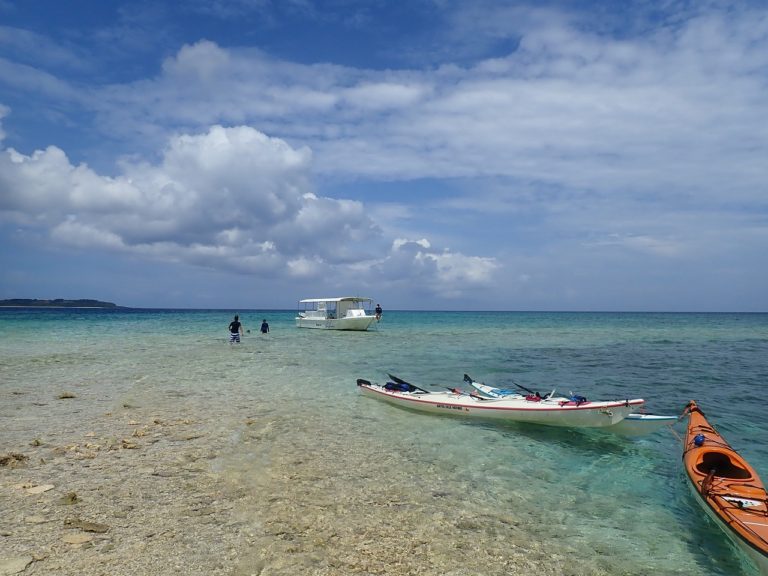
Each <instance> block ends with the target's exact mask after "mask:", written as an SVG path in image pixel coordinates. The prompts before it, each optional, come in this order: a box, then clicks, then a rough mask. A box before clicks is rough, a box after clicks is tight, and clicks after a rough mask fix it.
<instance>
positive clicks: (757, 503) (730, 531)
mask: <svg viewBox="0 0 768 576" xmlns="http://www.w3.org/2000/svg"><path fill="white" fill-rule="evenodd" d="M685 414H688V416H689V418H688V430H687V433H686V436H685V445H684V447H683V464H684V465H685V472H686V474H687V476H688V480H689V485H690V487H691V491H692V492H693V495H694V497H695V499H696V501H697V502H698V503H699V504H700V505H701V506H702V508H703V509H704V511H705V512H706V513H707V515H708V516H709V517H710V518H711V519H712V520H713V521H714V522H715V524H717V525H718V526H719V527H720V528H721V529H722V530H723V532H725V533H726V535H727V536H728V537H729V538H730V540H731V541H732V542H733V543H734V544H736V545H737V547H738V548H739V549H740V550H742V551H743V552H744V553H745V554H746V556H747V557H748V558H749V559H750V560H751V561H752V562H754V563H755V564H756V566H757V567H758V568H759V570H760V571H761V572H762V573H763V574H768V497H767V495H766V491H765V486H764V485H763V483H762V481H761V480H760V477H759V476H758V475H757V472H756V471H755V469H754V468H752V466H750V465H749V463H747V461H746V460H744V459H743V458H742V457H741V456H740V455H739V453H738V452H736V450H734V449H733V448H732V447H731V446H730V444H728V442H726V440H725V439H724V438H723V437H722V436H720V434H719V433H718V432H717V431H716V430H715V428H714V427H713V426H712V425H711V424H710V423H709V422H708V421H707V419H706V417H705V416H704V413H703V412H702V411H701V409H700V408H699V407H698V406H697V405H696V402H694V401H691V402H690V403H689V404H688V406H686V408H685V412H684V413H683V415H685Z"/></svg>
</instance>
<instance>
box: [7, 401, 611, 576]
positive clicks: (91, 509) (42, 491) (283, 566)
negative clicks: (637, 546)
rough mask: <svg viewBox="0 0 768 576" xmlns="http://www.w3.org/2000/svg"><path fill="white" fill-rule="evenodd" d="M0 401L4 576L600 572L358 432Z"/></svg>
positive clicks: (209, 406) (204, 405) (196, 405)
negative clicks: (571, 561) (431, 480)
mask: <svg viewBox="0 0 768 576" xmlns="http://www.w3.org/2000/svg"><path fill="white" fill-rule="evenodd" d="M2 396H3V400H4V401H7V402H8V404H6V408H5V409H4V410H3V414H4V415H5V416H6V417H4V418H3V420H4V421H5V422H4V428H5V429H4V430H3V434H2V436H3V438H2V446H1V447H0V543H1V544H2V547H1V550H0V575H5V574H25V575H39V574H58V575H62V576H65V575H73V576H74V575H80V576H90V575H111V576H116V575H129V574H130V575H140V574H147V575H149V574H185V575H216V574H222V575H223V574H227V575H235V576H247V575H251V574H254V575H261V576H267V575H278V574H285V575H289V574H291V575H292V574H311V575H331V574H350V575H374V574H388V575H391V574H394V575H400V574H420V575H441V576H444V575H453V576H459V575H467V576H469V575H501V574H531V573H536V574H545V575H546V574H586V573H588V574H602V573H603V572H602V571H601V570H597V569H595V570H588V571H587V572H585V571H583V570H582V571H579V570H577V569H576V568H575V567H569V566H568V565H567V557H564V556H561V555H558V554H556V553H555V554H553V553H552V552H551V551H546V550H544V549H543V547H542V546H540V545H538V544H537V543H536V542H535V541H531V540H529V539H528V538H527V537H526V534H525V532H524V526H523V525H522V524H524V521H523V520H521V519H520V518H516V517H515V516H514V514H510V513H508V512H506V511H502V510H501V509H500V508H502V509H503V508H504V507H503V506H502V507H500V506H499V503H495V502H489V503H488V506H487V508H486V509H478V508H477V507H476V506H468V505H464V504H463V503H462V499H461V494H460V492H461V491H462V490H464V489H465V487H457V488H456V489H455V491H454V490H451V489H448V490H446V487H445V486H440V485H439V484H436V485H435V486H430V485H428V484H425V482H423V481H420V478H418V477H412V478H408V477H400V478H397V479H395V480H393V479H390V478H389V477H390V473H389V472H390V470H391V469H392V468H393V467H394V466H396V467H397V468H398V469H400V470H402V469H403V468H404V466H403V463H402V462H401V461H400V459H401V458H403V454H402V451H399V450H391V449H389V450H388V449H387V446H386V441H382V440H380V439H377V437H375V436H374V437H361V435H360V434H359V430H354V429H353V430H350V431H349V432H347V433H344V432H339V431H338V430H333V431H326V432H328V433H324V432H323V431H322V430H317V427H318V426H323V424H322V423H321V422H319V421H317V422H298V423H297V422H295V421H294V422H287V421H286V419H285V418H284V417H278V416H276V415H273V414H271V412H270V410H264V411H263V412H260V411H259V410H258V409H253V408H252V407H251V408H245V407H244V404H243V403H234V405H231V404H230V405H225V404H219V405H216V404H215V403H209V402H207V401H202V400H201V399H197V398H195V395H194V394H193V393H185V394H184V395H183V396H184V398H183V401H180V402H174V403H173V404H172V405H170V404H169V405H163V404H162V403H158V402H153V401H150V400H149V399H145V400H144V401H142V399H141V398H137V399H135V400H134V399H131V398H129V399H128V400H127V401H126V399H125V398H122V399H121V400H120V401H112V400H110V401H109V402H105V401H104V399H103V398H97V397H95V396H94V395H93V394H91V393H88V392H87V391H82V392H80V391H78V392H67V391H51V390H48V391H46V392H45V393H44V394H41V393H35V392H28V391H25V390H24V389H21V388H15V389H14V388H12V389H7V388H6V390H3V391H2ZM110 404H111V405H110ZM105 406H106V407H107V408H108V409H106V410H105V409H104V408H105ZM8 415H10V417H7V416H8ZM360 426H361V429H364V427H365V426H364V424H360ZM321 439H322V440H321ZM329 439H332V440H330V441H329ZM371 442H382V446H381V454H382V457H381V459H380V460H377V461H371V458H370V454H371V451H372V450H373V451H374V452H375V451H376V448H377V447H376V446H373V447H372V446H370V444H369V443H371ZM360 443H368V444H367V445H365V446H364V449H362V450H355V448H354V447H355V445H359V444H360ZM394 459H397V461H394ZM420 467H423V466H422V465H416V463H414V466H413V469H414V470H418V469H419V468H420ZM407 468H408V467H407V466H405V469H407ZM447 499H456V505H455V506H453V505H447V506H446V501H447Z"/></svg>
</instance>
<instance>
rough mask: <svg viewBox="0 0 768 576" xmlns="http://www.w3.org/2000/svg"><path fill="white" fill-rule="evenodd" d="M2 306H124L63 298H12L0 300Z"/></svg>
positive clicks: (99, 301) (98, 301)
mask: <svg viewBox="0 0 768 576" xmlns="http://www.w3.org/2000/svg"><path fill="white" fill-rule="evenodd" d="M0 306H14V307H25V308H27V307H29V308H32V307H37V308H122V306H118V305H117V304H114V303H113V302H102V301H101V300H64V299H63V298H56V299H55V300H37V299H30V298H11V299H10V300H0Z"/></svg>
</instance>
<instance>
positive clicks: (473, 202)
mask: <svg viewBox="0 0 768 576" xmlns="http://www.w3.org/2000/svg"><path fill="white" fill-rule="evenodd" d="M330 296H369V297H372V298H374V299H375V300H376V301H377V302H380V303H381V305H382V306H383V307H384V309H385V311H386V310H387V309H390V310H395V309H399V310H571V311H681V312H688V311H701V312H711V311H724V312H728V311H746V312H768V5H766V3H765V2H763V1H755V2H749V1H744V2H729V1H710V0H696V1H685V0H681V1H677V2H675V1H663V0H658V1H656V0H653V1H651V0H634V1H633V0H628V1H626V2H613V1H603V2H588V1H581V0H570V1H547V0H543V1H542V0H536V1H531V2H516V1H514V0H508V1H500V0H408V1H388V0H322V1H320V0H228V1H225V0H187V1H185V2H177V1H168V0H146V1H144V0H133V1H131V2H127V1H125V2H123V1H119V0H104V1H99V2H94V1H92V0H68V1H67V2H61V1H59V0H20V1H10V0H0V299H1V298H41V299H50V298H94V299H99V300H105V301H110V302H115V303H117V304H119V305H124V306H131V307H151V308H158V307H162V308H164V307H173V308H228V309H231V308H241V309H246V308H249V309H294V308H295V307H296V303H297V301H298V300H299V299H302V298H314V297H330Z"/></svg>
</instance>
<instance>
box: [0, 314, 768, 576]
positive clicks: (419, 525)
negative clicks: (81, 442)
mask: <svg viewBox="0 0 768 576" xmlns="http://www.w3.org/2000/svg"><path fill="white" fill-rule="evenodd" d="M235 313H238V314H239V315H240V319H241V321H242V322H243V324H244V328H245V329H246V330H249V331H250V332H249V333H246V334H245V336H244V338H243V341H242V342H241V343H240V344H234V345H230V344H229V343H228V342H227V326H228V324H229V322H230V320H231V319H232V316H233V315H234V314H235ZM294 316H295V312H294V311H292V310H283V311H274V310H237V311H235V310H154V309H153V310H142V309H119V310H102V309H42V308H38V309H29V308H8V309H0V399H1V401H0V420H1V421H2V436H3V438H4V440H3V443H2V444H3V446H2V447H0V452H6V451H8V450H10V449H16V447H17V446H18V445H19V444H20V440H19V438H21V437H22V436H23V437H24V438H27V437H28V436H29V434H30V430H35V433H36V434H39V435H40V436H55V435H61V434H67V433H75V432H76V431H77V429H78V426H79V424H78V423H79V422H82V421H83V420H87V419H89V418H96V417H97V416H98V415H99V414H103V413H107V412H110V411H114V410H116V409H118V408H125V407H139V408H142V409H144V410H145V411H147V412H153V413H157V414H158V415H163V417H170V415H173V414H182V413H186V412H188V411H193V412H195V413H202V412H204V413H205V414H206V415H207V417H208V418H210V421H211V422H213V423H214V425H213V428H212V431H210V435H211V438H210V442H211V446H212V447H213V446H215V447H216V449H215V453H213V454H211V456H210V458H209V459H208V460H207V464H206V465H207V466H209V467H210V470H211V472H212V473H214V474H218V475H220V476H221V477H222V478H224V479H226V480H227V481H230V482H236V483H238V485H239V486H240V487H241V488H242V489H243V490H246V491H252V492H253V501H254V506H253V507H252V508H247V507H246V508H245V509H243V510H242V511H241V513H242V515H243V517H244V518H245V520H244V521H246V520H247V521H252V522H253V523H254V525H259V526H267V525H274V524H275V523H280V525H281V526H289V527H291V530H292V531H293V533H295V538H294V540H293V544H292V546H293V548H290V549H285V548H279V547H278V548H274V554H273V555H272V556H269V555H267V560H265V559H264V558H265V556H264V553H263V549H264V547H269V546H272V545H273V544H274V542H272V541H269V540H268V539H266V538H267V537H266V536H265V537H264V538H265V539H263V540H261V541H259V542H260V543H261V545H262V552H261V553H260V554H261V555H260V556H259V560H258V562H260V563H261V564H260V565H259V570H265V571H264V572H263V573H265V574H266V573H270V574H283V573H285V574H290V573H292V572H293V573H300V572H297V571H296V570H300V571H302V572H304V573H313V570H315V569H314V568H313V566H319V565H326V567H327V564H328V557H329V555H333V557H334V562H342V561H343V562H347V564H346V566H347V567H349V566H352V565H354V563H355V562H358V561H359V560H357V559H356V558H360V557H361V556H362V557H366V558H369V560H370V561H371V562H373V560H372V558H374V556H375V554H379V556H377V558H378V559H379V560H380V561H382V562H383V561H384V560H382V558H384V559H387V558H389V557H388V556H386V553H385V552H381V551H377V550H376V542H377V539H381V541H385V542H386V543H387V545H388V546H391V547H398V546H401V547H405V548H406V549H407V557H406V556H400V555H395V556H392V557H391V558H394V559H395V560H390V561H392V562H395V561H396V562H401V563H403V566H407V567H408V569H409V570H413V569H414V567H416V568H418V567H419V566H420V564H419V563H420V562H421V563H422V564H421V565H422V566H423V568H424V570H422V573H428V574H454V575H459V574H505V573H513V572H514V570H516V569H522V568H525V566H522V565H521V562H523V563H525V562H527V563H528V567H527V568H526V570H528V571H530V573H536V567H537V566H538V565H541V566H550V567H552V566H555V567H557V571H559V573H563V574H574V575H577V574H590V575H598V574H605V575H641V574H643V575H646V574H661V575H665V574H670V575H672V574H674V575H681V576H682V575H685V576H689V575H690V576H699V575H729V576H734V575H741V574H752V572H751V568H750V567H749V566H748V565H745V564H744V563H743V559H742V558H741V556H740V555H739V554H738V553H737V552H735V551H734V550H733V548H732V547H731V546H730V545H729V543H728V541H727V539H726V537H725V536H724V535H723V533H722V532H721V531H720V530H719V529H718V528H717V527H716V526H714V525H713V524H711V523H710V522H708V521H706V520H705V519H704V518H703V512H702V511H701V510H700V509H699V508H698V506H697V504H696V502H695V501H694V500H693V498H692V496H691V495H690V494H689V491H688V487H687V485H686V484H685V479H684V473H683V469H682V466H681V441H680V436H682V435H683V434H684V427H683V423H678V424H677V425H676V426H675V427H674V428H673V429H672V430H663V431H661V432H657V433H654V434H652V435H648V436H643V437H639V438H625V437H620V436H616V435H612V434H608V433H605V432H602V431H599V430H569V429H559V428H551V427H542V426H535V425H521V424H499V423H486V422H466V421H463V420H461V419H457V418H453V417H449V416H445V417H443V416H439V415H431V414H420V413H416V412H411V411H407V410H403V409H400V408H398V407H395V406H391V405H388V404H386V403H382V402H378V401H376V400H375V399H370V398H365V397H362V396H361V394H360V393H359V391H358V390H357V386H356V379H357V378H365V379H367V380H372V381H377V382H381V383H383V382H384V381H386V379H387V373H392V374H395V375H397V376H400V377H401V378H404V379H406V380H408V381H410V382H412V383H414V384H416V385H417V386H420V387H424V388H427V389H431V390H432V389H433V390H440V389H443V388H444V387H457V386H458V387H461V386H463V382H462V378H463V375H464V374H465V373H467V374H469V375H471V376H472V377H473V378H475V379H476V380H480V381H484V382H486V383H487V384H491V385H494V386H499V387H505V386H506V387H514V384H515V383H519V384H522V385H523V386H526V387H528V388H531V389H536V390H539V391H541V392H542V393H544V392H549V391H551V390H552V389H553V388H554V389H556V390H557V392H559V393H563V394H564V393H568V392H573V393H577V394H581V395H583V396H586V397H587V398H589V399H592V400H598V399H617V398H619V399H624V398H644V399H646V409H647V410H648V411H649V412H653V413H656V414H664V415H670V414H671V415H679V414H681V413H682V411H683V409H684V407H685V405H686V403H687V402H688V401H689V400H692V399H694V400H696V401H697V402H698V404H699V406H700V407H701V408H702V410H703V411H704V412H705V414H706V415H707V416H708V417H709V419H710V421H711V422H712V423H713V424H714V425H715V426H716V427H717V429H718V430H719V431H720V433H721V434H723V435H724V436H725V438H726V439H728V441H729V442H730V443H731V444H732V445H733V446H734V447H735V448H736V449H738V450H739V451H740V452H741V454H742V455H743V456H744V457H745V458H746V459H747V460H748V461H749V462H750V463H752V464H753V465H754V466H755V467H756V468H757V470H758V471H759V472H761V473H762V476H763V478H764V479H766V480H768V444H766V440H768V419H767V418H766V417H765V404H764V403H763V398H762V394H763V393H764V391H765V384H766V382H768V314H676V313H564V312H556V313H555V312H553V313H546V312H541V313H534V312H426V311H423V312H414V311H389V310H385V312H384V316H383V319H382V320H381V322H379V323H378V324H374V328H373V329H372V330H370V331H368V332H337V331H322V330H306V329H298V328H296V327H295V326H294V324H293V318H294ZM263 318H264V319H266V320H267V321H268V322H269V324H270V328H271V331H270V333H269V334H267V335H262V334H260V333H259V326H260V324H261V321H262V319H263ZM61 391H71V392H72V393H73V394H76V395H77V397H78V399H81V400H83V402H80V404H78V408H77V411H76V412H75V413H73V412H72V408H71V405H69V406H67V405H65V403H63V402H60V403H58V404H56V403H54V402H51V401H50V398H52V397H53V395H55V394H57V393H59V392H61ZM22 393H23V394H22ZM42 398H45V399H49V400H47V403H48V404H49V407H48V408H47V409H48V410H50V411H49V412H48V413H47V414H48V417H47V418H46V419H45V420H43V421H41V420H40V419H39V418H38V416H37V415H36V413H35V408H34V407H35V405H36V404H35V399H37V401H38V404H39V403H40V402H39V401H40V399H42ZM244 422H247V425H244V424H243V423H244ZM286 531H288V530H287V529H286V530H285V531H284V532H286ZM361 543H364V544H361ZM258 544H259V543H258V542H257V544H256V545H255V546H254V549H253V550H249V551H241V553H240V554H239V558H240V559H239V568H238V570H240V572H239V573H243V574H246V573H248V569H249V565H248V563H249V562H250V561H253V562H254V563H256V562H257V560H256V557H257V554H259V552H258V550H256V548H258ZM520 551H524V552H525V555H524V556H523V558H524V559H523V560H521V554H520V553H516V552H520ZM249 558H250V560H249ZM270 558H271V560H270ZM264 562H267V565H266V568H269V567H270V562H272V565H271V570H269V569H265V566H264ZM442 562H445V564H444V565H443V564H441V563H442ZM323 563H325V564H323ZM361 566H362V565H361ZM366 566H368V567H367V568H366V567H364V566H363V567H358V568H357V569H355V570H352V569H349V570H348V571H347V570H341V569H340V570H339V572H338V573H355V574H373V573H380V572H377V571H376V570H375V569H373V568H371V567H370V566H371V565H370V564H368V565H366ZM552 570H555V569H554V568H552ZM557 571H552V572H551V573H558V572H557ZM253 572H254V573H258V570H255V569H254V570H253ZM405 572H406V571H405V570H404V573H405ZM314 573H321V572H320V570H319V569H316V570H315V571H314ZM323 573H326V572H323ZM327 573H333V570H331V571H330V572H327ZM391 573H397V570H394V569H393V570H392V571H391ZM520 573H523V572H520ZM542 573H544V571H542Z"/></svg>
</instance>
